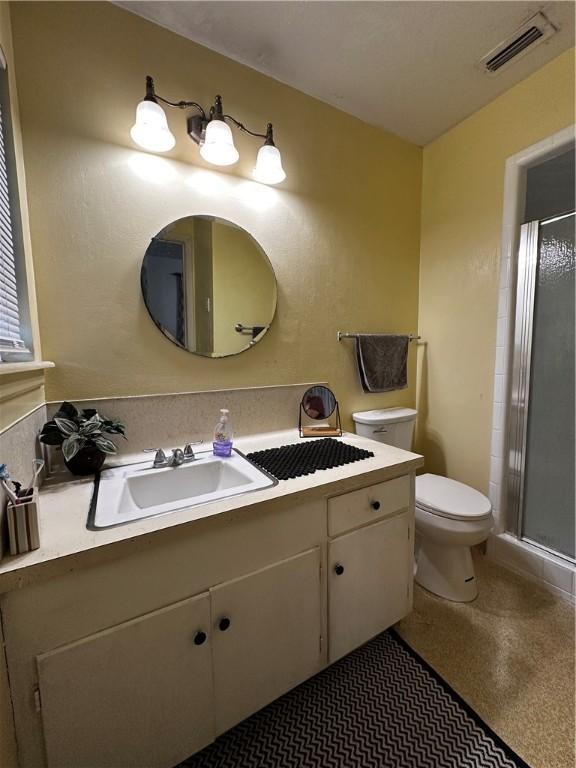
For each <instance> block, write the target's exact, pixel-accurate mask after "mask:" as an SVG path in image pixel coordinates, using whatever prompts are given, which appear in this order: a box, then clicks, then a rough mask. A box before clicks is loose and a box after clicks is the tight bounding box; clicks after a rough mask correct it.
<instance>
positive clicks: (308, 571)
mask: <svg viewBox="0 0 576 768" xmlns="http://www.w3.org/2000/svg"><path fill="white" fill-rule="evenodd" d="M320 562H321V561H320V549H319V548H315V549H312V550H309V551H308V552H304V553H303V554H301V555H297V556H296V557H293V558H290V559H289V560H284V561H283V562H281V563H278V564H276V565H273V566H270V567H269V568H264V569H263V570H261V571H258V572H256V573H253V574H250V575H249V576H245V577H243V578H241V579H236V580H234V581H230V582H226V583H224V584H222V585H220V586H218V587H216V588H214V589H212V590H210V592H211V595H212V620H213V630H212V638H213V654H214V690H215V702H216V704H215V706H216V730H217V732H218V733H222V732H223V731H226V730H228V728H231V727H232V726H233V725H235V724H236V723H238V722H240V720H243V719H244V718H245V717H247V716H248V715H250V714H252V713H253V712H256V711H257V710H258V709H260V708H261V707H263V706H265V705H266V704H268V703H269V702H271V701H273V700H274V699H276V698H277V697H278V696H280V695H281V694H283V693H285V692H286V691H288V690H290V688H293V687H294V686H295V685H298V683H301V682H302V681H303V680H305V679H306V678H308V677H310V676H311V675H313V674H315V673H316V672H317V671H318V670H319V669H320V667H321V603H322V600H321V573H320Z"/></svg>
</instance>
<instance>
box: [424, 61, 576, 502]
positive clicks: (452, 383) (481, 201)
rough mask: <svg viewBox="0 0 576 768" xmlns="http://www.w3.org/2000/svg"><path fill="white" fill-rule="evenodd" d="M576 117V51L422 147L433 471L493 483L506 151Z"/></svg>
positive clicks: (427, 430)
mask: <svg viewBox="0 0 576 768" xmlns="http://www.w3.org/2000/svg"><path fill="white" fill-rule="evenodd" d="M573 122H574V49H572V50H571V51H567V52H566V53H564V54H562V55H561V56H559V57H558V58H556V59H555V60H553V61H552V62H551V63H549V64H548V65H547V66H545V67H544V68H542V69H540V70H538V71H537V72H536V73H535V74H533V75H532V76H531V77H529V78H527V79H526V80H524V81H522V82H521V83H519V84H518V85H516V86H515V87H514V88H512V89H511V90H509V91H507V92H506V93H504V94H503V95H502V96H500V97H499V98H497V99H496V100H494V101H493V102H491V103H490V104H488V105H487V106H486V107H484V108H483V109H481V110H480V111H478V112H476V113H475V114H474V115H472V116H471V117H469V118H468V119H467V120H465V121H464V122H462V123H460V124H459V125H457V126H456V127H455V128H453V129H452V130H450V131H448V132H447V133H445V134H444V135H443V136H441V137H440V138H439V139H437V140H436V141H434V142H433V143H432V144H430V145H428V146H427V147H426V148H425V149H424V171H423V193H422V228H421V238H422V244H421V261H420V324H419V332H420V333H421V334H422V336H423V337H424V339H425V340H426V342H427V344H426V346H425V347H421V348H420V350H421V351H420V356H419V375H418V382H419V393H418V400H417V406H418V408H419V410H420V423H419V429H418V439H417V446H418V449H419V450H420V451H422V452H423V453H424V454H425V456H426V462H427V469H428V470H429V471H433V472H440V473H442V474H444V473H446V474H448V475H449V476H450V477H453V478H455V479H457V480H461V481H463V482H466V483H470V484H471V485H473V486H475V487H477V488H479V489H481V490H483V491H487V490H488V477H489V469H490V437H491V435H490V431H491V418H492V388H493V373H494V355H495V344H496V314H497V299H498V278H499V275H498V266H499V257H500V237H501V225H502V207H503V184H504V166H505V161H506V158H507V157H509V156H510V155H513V154H515V153H516V152H519V151H520V150H522V149H523V148H525V147H527V146H530V145H531V144H534V143H536V142H537V141H539V140H541V139H543V138H545V137H547V136H550V135H551V134H553V133H556V132H557V131H559V130H561V129H562V128H565V127H566V126H568V125H570V124H571V123H573Z"/></svg>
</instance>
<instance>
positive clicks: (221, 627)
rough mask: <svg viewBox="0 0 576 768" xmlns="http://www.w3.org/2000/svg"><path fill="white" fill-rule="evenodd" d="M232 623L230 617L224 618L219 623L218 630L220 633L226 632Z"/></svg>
mask: <svg viewBox="0 0 576 768" xmlns="http://www.w3.org/2000/svg"><path fill="white" fill-rule="evenodd" d="M231 623H232V622H231V621H230V619H229V618H228V616H224V617H223V618H222V619H220V621H219V622H218V629H219V630H220V632H226V630H227V629H228V628H229V627H230V624H231Z"/></svg>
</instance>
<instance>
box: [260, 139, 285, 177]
mask: <svg viewBox="0 0 576 768" xmlns="http://www.w3.org/2000/svg"><path fill="white" fill-rule="evenodd" d="M252 175H253V176H254V178H255V179H256V181H261V182H262V183H263V184H279V183H280V182H281V181H284V179H285V178H286V173H285V172H284V168H282V157H281V156H280V152H279V150H278V148H277V147H275V146H274V145H273V144H264V146H263V147H260V149H259V150H258V156H257V157H256V167H255V168H254V170H253V171H252Z"/></svg>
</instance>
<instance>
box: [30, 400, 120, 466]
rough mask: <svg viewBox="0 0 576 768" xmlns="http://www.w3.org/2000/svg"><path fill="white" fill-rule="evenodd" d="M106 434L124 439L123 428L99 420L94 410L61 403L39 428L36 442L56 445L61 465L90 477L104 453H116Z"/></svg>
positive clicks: (115, 422) (118, 424)
mask: <svg viewBox="0 0 576 768" xmlns="http://www.w3.org/2000/svg"><path fill="white" fill-rule="evenodd" d="M107 434H112V435H122V437H124V438H125V434H124V425H123V424H122V423H121V422H120V421H117V420H112V419H105V418H103V417H102V416H100V414H99V413H98V411H96V410H95V409H94V408H86V409H84V410H78V408H76V406H74V405H72V403H68V402H64V403H62V405H61V406H60V408H59V409H58V411H57V412H56V413H55V414H54V418H53V419H51V420H50V421H47V422H46V424H44V426H43V427H42V432H41V433H40V442H42V443H44V444H45V445H53V446H60V447H61V448H62V454H63V456H64V462H65V464H66V466H67V467H68V469H69V470H70V472H72V473H73V474H74V475H92V474H94V472H97V471H98V470H99V469H101V467H102V465H103V464H104V460H105V459H106V454H114V453H116V452H117V450H118V449H117V448H116V446H115V445H114V443H113V442H112V440H111V439H110V438H109V437H106V435H107Z"/></svg>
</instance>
